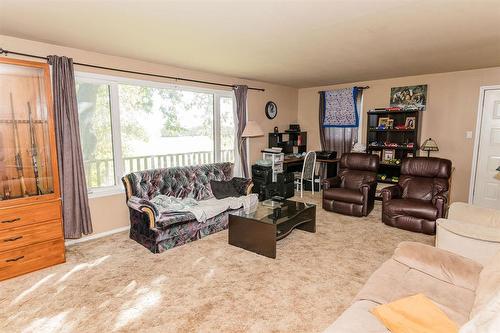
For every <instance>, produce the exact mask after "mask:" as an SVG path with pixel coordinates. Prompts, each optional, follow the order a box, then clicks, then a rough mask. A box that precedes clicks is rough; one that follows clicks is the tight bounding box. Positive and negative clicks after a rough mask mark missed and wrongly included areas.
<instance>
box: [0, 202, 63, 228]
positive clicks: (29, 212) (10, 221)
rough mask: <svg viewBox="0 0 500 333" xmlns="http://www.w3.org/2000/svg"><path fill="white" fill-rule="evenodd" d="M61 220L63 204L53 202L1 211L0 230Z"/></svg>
mask: <svg viewBox="0 0 500 333" xmlns="http://www.w3.org/2000/svg"><path fill="white" fill-rule="evenodd" d="M58 219H61V202H60V201H59V200H58V201H52V202H45V203H39V204H32V205H26V206H17V207H13V208H3V209H0V230H5V229H10V228H17V227H21V226H25V225H29V224H33V223H38V222H44V221H52V220H58Z"/></svg>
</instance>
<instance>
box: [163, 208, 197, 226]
mask: <svg viewBox="0 0 500 333" xmlns="http://www.w3.org/2000/svg"><path fill="white" fill-rule="evenodd" d="M193 220H194V221H196V217H195V216H194V215H193V213H190V212H186V213H182V212H180V213H179V212H178V213H172V212H165V213H162V214H161V215H160V217H159V218H158V220H156V227H157V228H158V229H162V230H164V229H166V228H168V227H170V226H172V225H174V224H178V223H184V222H188V221H193Z"/></svg>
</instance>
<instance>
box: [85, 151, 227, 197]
mask: <svg viewBox="0 0 500 333" xmlns="http://www.w3.org/2000/svg"><path fill="white" fill-rule="evenodd" d="M221 161H234V150H232V149H231V150H221ZM213 162H214V153H213V151H197V152H189V153H179V154H168V155H148V156H134V157H125V158H123V168H124V172H125V174H127V173H130V172H134V171H140V170H147V169H158V168H170V167H178V166H188V165H198V164H208V163H213ZM84 167H85V173H86V175H87V177H86V178H87V186H88V187H89V188H90V187H100V186H106V185H110V184H112V183H114V167H113V160H112V159H99V160H89V161H84Z"/></svg>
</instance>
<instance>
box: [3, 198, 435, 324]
mask: <svg viewBox="0 0 500 333" xmlns="http://www.w3.org/2000/svg"><path fill="white" fill-rule="evenodd" d="M304 200H306V201H309V202H316V203H319V196H318V194H316V197H315V198H314V199H312V198H311V197H310V196H308V198H304ZM404 240H412V241H419V242H424V243H427V244H432V243H433V242H434V237H431V236H426V235H422V234H416V233H411V232H407V231H404V230H399V229H395V228H390V227H387V226H385V225H384V224H382V223H381V222H380V206H379V205H377V206H376V208H375V210H374V211H373V212H372V214H371V215H370V216H369V217H367V218H353V217H347V216H342V215H337V214H334V213H330V212H325V211H323V210H322V209H321V207H320V206H318V207H317V232H316V233H315V234H312V233H307V232H304V231H301V230H295V231H294V232H293V233H292V234H291V235H290V236H288V237H287V238H285V239H283V240H281V241H280V242H279V243H278V251H277V259H275V260H273V259H269V258H266V257H263V256H260V255H257V254H254V253H251V252H247V251H245V250H242V249H240V248H237V247H233V246H230V245H228V244H227V232H226V231H224V232H220V233H217V234H214V235H211V236H208V237H206V238H204V239H202V240H199V241H196V242H192V243H190V244H187V245H184V246H180V247H177V248H174V249H172V250H169V251H167V252H165V253H163V254H159V255H155V254H152V253H150V252H149V251H148V250H146V249H145V248H143V247H142V246H141V245H139V244H137V243H135V242H134V241H132V240H130V239H129V238H128V235H127V233H119V234H115V235H113V236H110V237H106V238H101V239H98V240H95V241H89V242H85V243H80V244H78V245H74V246H71V247H69V248H68V251H67V262H66V263H65V264H62V265H59V266H55V267H52V268H48V269H45V270H42V271H38V272H35V273H31V274H28V275H25V276H21V277H18V278H15V279H11V280H8V281H4V282H0V332H114V331H120V332H136V331H140V332H321V331H322V330H323V329H325V328H326V327H327V326H328V325H329V324H330V323H332V322H333V321H334V320H335V318H336V317H337V316H338V315H339V314H340V313H341V312H342V311H343V310H344V309H345V308H346V307H347V306H348V305H349V303H350V301H351V299H352V298H353V297H354V295H355V294H356V293H357V291H358V290H359V289H360V288H361V286H362V285H363V284H364V282H365V281H366V280H367V278H368V277H369V276H370V274H371V273H372V272H373V271H374V270H375V269H376V268H377V267H378V266H379V265H380V264H381V263H382V262H383V261H384V260H386V259H387V258H389V257H390V256H391V254H392V252H393V250H394V248H395V247H396V245H397V244H398V243H399V242H401V241H404Z"/></svg>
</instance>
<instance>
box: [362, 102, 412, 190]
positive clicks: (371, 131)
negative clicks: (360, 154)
mask: <svg viewBox="0 0 500 333" xmlns="http://www.w3.org/2000/svg"><path fill="white" fill-rule="evenodd" d="M367 116H368V120H367V123H366V139H367V140H366V142H367V148H366V151H367V153H369V154H374V153H376V154H377V155H379V156H380V165H379V169H378V175H377V181H378V182H379V183H382V184H397V181H393V180H392V177H398V178H399V176H400V175H401V162H402V161H403V159H405V158H407V157H409V156H418V155H419V148H420V147H419V143H420V131H421V128H420V117H421V113H420V111H404V110H400V111H382V110H377V111H369V112H368V113H367ZM407 117H414V118H415V120H414V128H405V127H404V126H405V123H406V118H407ZM380 118H390V119H392V121H393V125H392V127H391V128H377V127H378V125H379V119H380ZM395 127H399V128H395ZM374 143H376V145H374ZM388 143H392V144H397V145H398V146H396V147H391V146H387V145H385V144H388ZM409 143H413V146H412V147H407V146H406V144H409ZM391 150H392V151H393V154H394V159H397V160H399V161H400V163H399V164H396V163H394V162H385V161H384V155H385V154H384V152H386V151H391ZM382 175H385V176H386V178H385V180H382V179H380V177H381V176H382Z"/></svg>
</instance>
